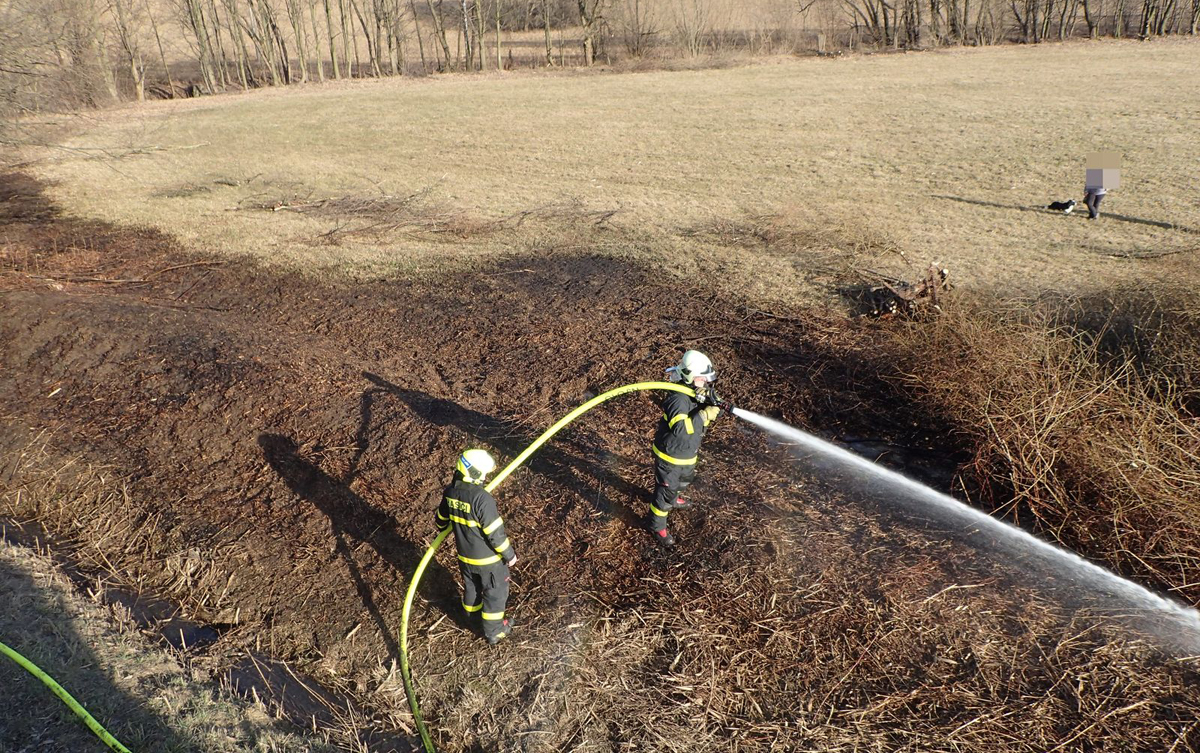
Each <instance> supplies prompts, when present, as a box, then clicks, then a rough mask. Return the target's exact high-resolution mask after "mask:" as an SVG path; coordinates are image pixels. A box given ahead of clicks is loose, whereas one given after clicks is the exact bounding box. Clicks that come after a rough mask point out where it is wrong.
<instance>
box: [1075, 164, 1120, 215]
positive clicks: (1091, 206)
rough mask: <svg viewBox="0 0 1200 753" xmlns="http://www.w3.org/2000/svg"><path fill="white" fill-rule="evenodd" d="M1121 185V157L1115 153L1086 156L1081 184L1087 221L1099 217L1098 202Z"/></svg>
mask: <svg viewBox="0 0 1200 753" xmlns="http://www.w3.org/2000/svg"><path fill="white" fill-rule="evenodd" d="M1120 185H1121V155H1119V154H1117V153H1116V152H1092V153H1091V154H1089V155H1088V159H1087V171H1086V173H1085V179H1084V184H1083V203H1084V204H1085V205H1086V206H1087V210H1088V219H1089V220H1095V219H1099V217H1100V202H1101V201H1103V200H1104V197H1105V196H1106V195H1108V192H1109V191H1110V190H1112V189H1114V188H1118V187H1120Z"/></svg>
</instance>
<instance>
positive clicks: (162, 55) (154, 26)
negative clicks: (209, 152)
mask: <svg viewBox="0 0 1200 753" xmlns="http://www.w3.org/2000/svg"><path fill="white" fill-rule="evenodd" d="M1196 1H1197V2H1200V0H1196ZM145 4H146V15H147V16H149V17H150V28H151V29H153V30H154V41H155V42H156V43H157V44H158V57H159V59H160V60H162V64H163V71H164V72H165V73H166V74H167V86H169V87H171V99H174V98H175V79H173V78H171V66H169V65H167V53H165V52H163V44H162V37H160V36H159V35H158V21H156V20H154V13H153V12H152V11H151V10H150V0H145Z"/></svg>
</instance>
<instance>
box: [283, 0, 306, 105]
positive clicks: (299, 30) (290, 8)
mask: <svg viewBox="0 0 1200 753" xmlns="http://www.w3.org/2000/svg"><path fill="white" fill-rule="evenodd" d="M285 5H286V6H287V14H288V23H290V24H291V26H292V39H293V40H294V41H295V43H296V56H297V57H298V58H299V62H300V83H302V84H303V83H306V82H307V81H308V39H307V38H306V37H307V36H308V35H307V34H305V33H304V9H303V8H302V7H300V0H287V2H286V3H285Z"/></svg>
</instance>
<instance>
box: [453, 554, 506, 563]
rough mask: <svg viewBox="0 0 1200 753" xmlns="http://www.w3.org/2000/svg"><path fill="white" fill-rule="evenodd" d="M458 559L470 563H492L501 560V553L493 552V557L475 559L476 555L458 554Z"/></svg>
mask: <svg viewBox="0 0 1200 753" xmlns="http://www.w3.org/2000/svg"><path fill="white" fill-rule="evenodd" d="M458 559H459V561H460V562H465V563H467V564H468V565H491V564H494V563H496V562H499V561H500V555H498V554H493V555H492V556H491V557H484V558H482V559H475V558H474V557H464V556H462V555H461V554H460V555H458Z"/></svg>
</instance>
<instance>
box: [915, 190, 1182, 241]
mask: <svg viewBox="0 0 1200 753" xmlns="http://www.w3.org/2000/svg"><path fill="white" fill-rule="evenodd" d="M933 198H935V199H948V200H949V201H957V202H960V203H962V204H974V205H975V206H978V207H991V208H992V209H1016V210H1019V211H1022V212H1039V213H1040V212H1047V211H1051V210H1047V209H1046V207H1045V206H1044V205H1037V206H1030V205H1022V204H1001V203H999V202H996V201H983V200H982V199H965V198H963V197H961V196H945V195H941V194H934V195H933ZM1078 208H1082V209H1083V211H1082V212H1076V213H1075V215H1074V216H1075V217H1077V218H1080V219H1082V218H1084V217H1086V216H1087V214H1086V212H1087V209H1086V208H1084V207H1077V209H1078ZM1055 214H1061V212H1055ZM1100 217H1101V218H1102V219H1105V220H1117V221H1118V222H1131V223H1133V224H1135V225H1149V226H1150V227H1158V228H1163V229H1164V230H1179V231H1182V232H1185V233H1192V234H1196V235H1200V230H1197V229H1196V228H1191V227H1187V226H1185V225H1176V224H1175V223H1173V222H1164V221H1162V220H1147V219H1143V218H1141V217H1130V216H1128V215H1124V214H1113V213H1111V212H1103V211H1102V212H1101V213H1100Z"/></svg>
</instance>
